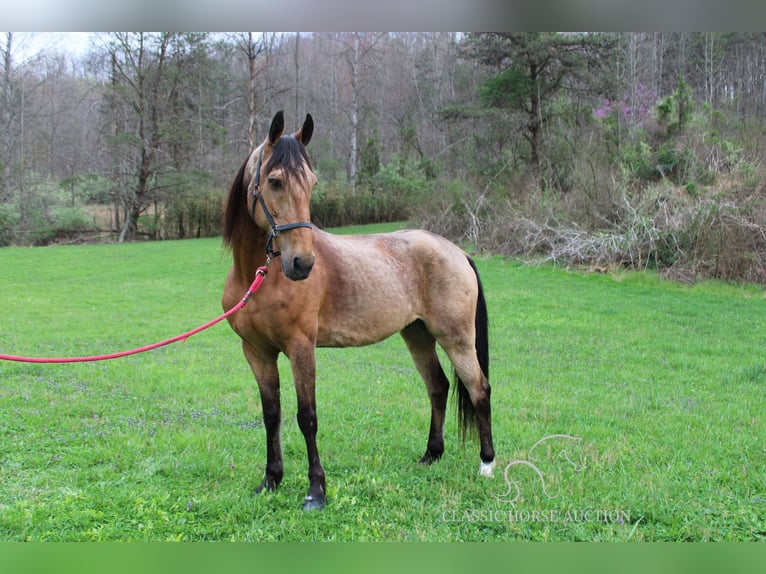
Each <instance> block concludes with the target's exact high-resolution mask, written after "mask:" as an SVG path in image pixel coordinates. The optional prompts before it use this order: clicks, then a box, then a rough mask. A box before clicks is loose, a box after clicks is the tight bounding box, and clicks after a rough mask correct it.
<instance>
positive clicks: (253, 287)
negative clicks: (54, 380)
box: [0, 266, 269, 363]
mask: <svg viewBox="0 0 766 574" xmlns="http://www.w3.org/2000/svg"><path fill="white" fill-rule="evenodd" d="M268 272H269V269H268V267H266V266H262V267H259V268H258V270H257V271H256V272H255V279H253V282H252V283H251V284H250V287H248V289H247V292H246V293H245V296H244V297H242V299H241V300H240V301H239V303H237V304H236V305H234V307H232V308H231V309H229V310H228V311H226V312H225V313H224V314H222V315H220V316H218V317H216V318H215V319H213V320H212V321H208V322H207V323H205V324H204V325H200V326H199V327H197V328H196V329H192V330H191V331H187V332H186V333H183V334H181V335H178V336H176V337H172V338H170V339H165V340H164V341H160V342H158V343H152V344H151V345H145V346H143V347H138V348H137V349H131V350H129V351H120V352H119V353H111V354H109V355H92V356H89V357H58V358H53V357H21V356H18V355H3V354H0V360H3V361H17V362H19V363H90V362H94V361H107V360H109V359H118V358H120V357H127V356H129V355H137V354H138V353H144V352H146V351H151V350H152V349H157V348H159V347H164V346H166V345H170V344H172V343H176V342H178V341H185V340H186V339H188V338H189V337H191V336H192V335H196V334H197V333H199V332H200V331H204V330H205V329H209V328H210V327H212V326H213V325H215V324H216V323H219V322H221V321H223V320H224V319H226V318H227V317H230V316H231V315H233V314H234V313H236V312H237V311H239V310H240V309H242V307H244V306H245V305H246V304H247V301H248V300H249V299H250V297H251V296H252V295H253V293H255V292H256V291H258V288H259V287H260V286H261V284H262V283H263V279H264V278H265V277H266V274H267V273H268Z"/></svg>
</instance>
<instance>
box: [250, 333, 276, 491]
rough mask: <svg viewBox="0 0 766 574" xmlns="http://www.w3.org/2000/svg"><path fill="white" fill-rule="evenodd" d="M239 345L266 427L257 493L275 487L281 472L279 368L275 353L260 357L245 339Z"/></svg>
mask: <svg viewBox="0 0 766 574" xmlns="http://www.w3.org/2000/svg"><path fill="white" fill-rule="evenodd" d="M242 347H243V349H244V352H245V358H247V362H248V363H249V365H250V368H251V369H252V371H253V374H254V375H255V380H256V381H257V382H258V391H259V392H260V395H261V405H262V407H263V425H264V427H266V473H265V475H264V477H263V481H262V482H261V484H260V485H259V486H258V488H256V489H255V494H259V493H260V492H262V491H264V490H275V489H276V488H277V487H278V486H279V483H280V482H282V475H283V474H284V467H283V463H282V444H281V439H280V425H281V423H282V407H281V404H280V400H279V371H278V370H277V360H276V356H275V357H273V358H268V357H264V356H263V355H262V354H261V353H258V352H257V351H256V350H255V349H254V348H253V347H251V346H250V345H249V344H248V343H247V342H244V343H243V345H242Z"/></svg>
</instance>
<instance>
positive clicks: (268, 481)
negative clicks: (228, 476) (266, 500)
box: [253, 478, 279, 496]
mask: <svg viewBox="0 0 766 574" xmlns="http://www.w3.org/2000/svg"><path fill="white" fill-rule="evenodd" d="M278 486H279V483H278V482H277V481H275V480H274V479H272V478H264V479H263V482H262V483H261V484H259V485H258V488H256V489H255V491H254V492H253V496H258V495H259V494H261V493H262V492H263V491H264V490H266V491H274V490H276V489H277V487H278Z"/></svg>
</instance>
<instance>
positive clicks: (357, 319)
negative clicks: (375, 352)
mask: <svg viewBox="0 0 766 574" xmlns="http://www.w3.org/2000/svg"><path fill="white" fill-rule="evenodd" d="M414 320H415V319H414V318H410V315H409V314H406V315H405V314H402V313H391V312H386V310H385V309H381V310H380V312H378V313H362V314H359V315H350V314H342V316H337V315H336V316H335V317H331V318H329V320H326V321H321V320H320V323H319V326H318V327H319V328H318V332H317V346H318V347H361V346H364V345H371V344H373V343H377V342H379V341H382V340H383V339H387V338H388V337H390V336H391V335H393V334H395V333H398V332H399V331H401V330H402V329H404V328H405V327H406V326H407V325H409V324H410V323H411V322H412V321H414Z"/></svg>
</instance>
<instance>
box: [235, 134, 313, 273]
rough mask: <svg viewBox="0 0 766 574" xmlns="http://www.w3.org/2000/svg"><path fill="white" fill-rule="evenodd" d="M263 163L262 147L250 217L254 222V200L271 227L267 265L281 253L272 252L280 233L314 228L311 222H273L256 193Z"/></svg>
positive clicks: (256, 169) (267, 248)
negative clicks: (280, 223) (298, 228)
mask: <svg viewBox="0 0 766 574" xmlns="http://www.w3.org/2000/svg"><path fill="white" fill-rule="evenodd" d="M262 162H263V146H261V151H260V153H259V154H258V165H257V166H256V168H255V185H254V186H253V202H252V203H253V207H252V210H251V212H250V216H251V217H252V218H253V221H255V203H256V200H257V202H258V203H260V204H261V208H262V209H263V214H264V215H265V216H266V221H267V222H268V224H269V225H270V226H271V233H269V237H268V239H267V240H266V262H267V263H268V262H269V261H271V260H272V259H274V258H275V257H279V256H280V255H281V254H282V253H281V252H280V251H274V239H275V238H276V237H277V235H279V232H280V231H288V230H290V229H295V228H297V227H308V228H311V227H314V226H313V225H312V224H311V222H309V221H297V222H295V223H285V224H282V225H277V223H276V222H275V221H274V217H273V216H272V215H271V212H270V211H269V209H268V208H267V207H266V202H265V201H264V199H263V195H262V194H260V193H258V192H259V191H260V188H261V163H262Z"/></svg>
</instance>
